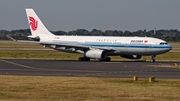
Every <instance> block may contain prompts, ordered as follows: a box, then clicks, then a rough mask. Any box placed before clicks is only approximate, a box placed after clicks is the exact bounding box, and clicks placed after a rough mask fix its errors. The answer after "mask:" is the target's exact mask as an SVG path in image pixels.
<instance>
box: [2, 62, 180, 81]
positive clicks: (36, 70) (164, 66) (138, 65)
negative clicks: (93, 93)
mask: <svg viewBox="0 0 180 101" xmlns="http://www.w3.org/2000/svg"><path fill="white" fill-rule="evenodd" d="M173 64H174V63H173V62H156V63H150V62H132V61H131V62H129V61H114V62H98V61H91V62H79V61H74V60H69V61H66V60H25V59H1V60H0V75H25V76H80V77H81V76H82V77H112V78H132V77H133V76H138V77H140V78H148V77H150V76H155V77H156V78H180V67H174V66H173ZM177 64H180V63H177Z"/></svg>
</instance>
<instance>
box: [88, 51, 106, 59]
mask: <svg viewBox="0 0 180 101" xmlns="http://www.w3.org/2000/svg"><path fill="white" fill-rule="evenodd" d="M84 56H85V57H87V58H94V59H105V58H106V57H107V53H106V51H104V50H89V51H87V52H85V53H84Z"/></svg>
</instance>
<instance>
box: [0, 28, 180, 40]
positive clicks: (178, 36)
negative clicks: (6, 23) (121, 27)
mask: <svg viewBox="0 0 180 101" xmlns="http://www.w3.org/2000/svg"><path fill="white" fill-rule="evenodd" d="M51 32H52V33H53V34H55V35H77V36H139V37H145V36H147V37H155V38H160V39H163V40H165V41H167V42H180V31H178V30H177V29H171V30H157V31H156V32H154V30H150V31H146V30H138V31H134V32H131V31H128V30H126V31H118V30H106V31H101V30H97V29H93V30H91V31H88V30H86V29H77V30H73V31H69V32H65V31H61V30H60V31H51ZM6 35H9V36H11V37H13V38H14V39H17V40H28V38H27V36H28V35H30V29H20V30H11V31H8V30H0V40H9V39H8V38H7V37H6Z"/></svg>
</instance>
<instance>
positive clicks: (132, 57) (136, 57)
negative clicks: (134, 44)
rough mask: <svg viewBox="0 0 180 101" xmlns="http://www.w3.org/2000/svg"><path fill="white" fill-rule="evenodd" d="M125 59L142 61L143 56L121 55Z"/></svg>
mask: <svg viewBox="0 0 180 101" xmlns="http://www.w3.org/2000/svg"><path fill="white" fill-rule="evenodd" d="M121 57H123V58H127V59H140V58H141V57H142V56H141V55H121Z"/></svg>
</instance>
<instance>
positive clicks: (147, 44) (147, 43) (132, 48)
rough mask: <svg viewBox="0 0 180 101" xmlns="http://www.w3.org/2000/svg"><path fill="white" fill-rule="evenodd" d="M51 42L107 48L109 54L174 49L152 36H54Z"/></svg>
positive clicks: (139, 53) (151, 53) (143, 53)
mask: <svg viewBox="0 0 180 101" xmlns="http://www.w3.org/2000/svg"><path fill="white" fill-rule="evenodd" d="M42 41H43V40H42ZM46 41H47V40H46ZM49 42H53V43H57V44H58V43H60V44H64V45H66V44H67V45H69V44H71V45H73V46H79V45H81V46H87V47H89V48H97V49H105V50H109V51H107V53H108V55H157V54H162V53H165V52H168V51H169V50H171V49H172V47H171V46H170V45H168V44H167V42H165V41H163V40H161V39H157V38H151V37H104V36H53V37H52V38H51V40H49ZM77 49H78V48H77ZM75 50H76V48H74V52H76V51H75ZM111 50H112V51H111ZM62 51H63V49H62ZM77 52H78V51H77Z"/></svg>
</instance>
